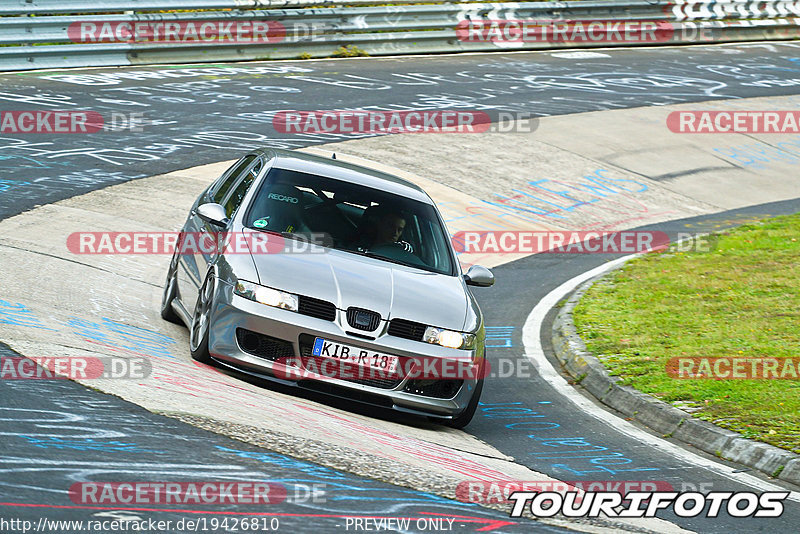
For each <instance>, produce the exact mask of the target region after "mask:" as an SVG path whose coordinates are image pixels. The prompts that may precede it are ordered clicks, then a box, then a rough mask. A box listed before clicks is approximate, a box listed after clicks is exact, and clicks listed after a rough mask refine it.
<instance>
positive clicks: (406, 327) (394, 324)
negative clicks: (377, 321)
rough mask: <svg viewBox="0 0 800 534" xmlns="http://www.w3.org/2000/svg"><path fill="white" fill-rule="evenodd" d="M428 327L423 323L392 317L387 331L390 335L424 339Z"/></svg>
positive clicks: (415, 339)
mask: <svg viewBox="0 0 800 534" xmlns="http://www.w3.org/2000/svg"><path fill="white" fill-rule="evenodd" d="M426 328H428V327H427V326H426V325H424V324H422V323H415V322H414V321H408V320H406V319H392V320H391V321H390V322H389V330H388V331H387V333H388V334H389V335H390V336H396V337H402V338H405V339H413V340H414V341H422V337H423V336H424V335H425V329H426Z"/></svg>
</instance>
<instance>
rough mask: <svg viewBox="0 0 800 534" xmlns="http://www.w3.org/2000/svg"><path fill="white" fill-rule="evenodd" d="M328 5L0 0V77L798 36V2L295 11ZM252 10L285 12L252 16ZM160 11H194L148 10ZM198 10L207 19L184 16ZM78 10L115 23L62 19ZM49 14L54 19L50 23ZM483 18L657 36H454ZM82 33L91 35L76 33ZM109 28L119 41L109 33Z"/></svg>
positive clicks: (638, 0)
mask: <svg viewBox="0 0 800 534" xmlns="http://www.w3.org/2000/svg"><path fill="white" fill-rule="evenodd" d="M405 1H409V2H410V1H415V0H405ZM416 1H418V0H416ZM393 2H396V0H393ZM338 3H341V0H336V2H334V1H327V0H285V1H281V0H279V1H269V0H98V1H97V2H95V3H94V4H92V5H91V7H87V4H88V2H85V1H77V0H0V15H7V16H3V17H2V18H0V70H26V69H41V68H61V67H82V66H113V65H132V64H153V63H198V62H220V61H242V60H253V59H288V58H297V57H299V56H302V57H326V56H330V55H332V54H334V53H336V52H337V50H339V49H340V47H343V46H355V47H357V48H358V49H360V50H363V51H364V52H366V53H368V54H369V55H392V54H413V53H437V52H458V51H508V50H531V49H548V48H578V47H597V46H604V47H607V46H631V45H633V44H681V43H703V42H722V41H751V40H764V39H796V38H799V37H800V0H794V1H786V0H759V1H749V0H726V1H717V0H677V1H673V0H600V1H589V0H587V1H576V2H522V3H475V2H458V3H436V4H404V5H391V6H386V5H382V6H381V5H372V6H369V5H367V4H374V3H375V1H374V0H346V3H347V7H312V8H307V7H302V6H304V5H313V6H320V5H336V4H338ZM354 4H359V5H354ZM360 4H364V6H361V5H360ZM263 6H270V7H275V6H283V7H285V9H266V10H265V9H254V8H258V7H263ZM166 9H170V10H182V9H192V10H195V11H189V12H168V13H163V12H162V13H154V12H153V11H157V10H161V11H163V10H166ZM200 9H211V10H216V11H196V10H200ZM220 9H225V10H224V11H219V10H220ZM89 11H91V12H96V13H101V12H102V13H109V12H117V14H102V15H101V14H88V15H87V14H81V15H74V14H72V13H75V12H81V13H86V12H89ZM58 13H64V15H56V16H53V15H54V14H58ZM10 15H16V16H10ZM24 15H35V16H24ZM492 21H497V22H496V23H494V24H495V25H498V24H499V25H500V28H501V29H502V28H505V27H508V26H509V25H513V22H514V21H529V22H530V23H531V24H533V22H531V21H538V24H540V26H547V25H548V24H550V25H553V27H555V26H558V25H560V26H559V27H561V28H562V29H563V28H564V27H570V26H569V25H570V24H572V25H573V26H572V27H573V28H574V27H575V25H576V24H588V21H603V22H604V23H606V24H607V25H608V27H611V28H613V25H614V24H615V23H621V24H625V23H635V21H639V23H640V24H644V23H652V24H654V25H658V28H659V32H660V33H659V37H660V38H659V40H658V42H657V43H656V42H643V43H637V42H635V41H634V42H632V41H631V40H630V39H617V40H610V41H609V40H608V39H600V40H592V39H589V38H584V39H578V38H564V35H565V34H562V35H561V37H562V38H557V39H556V38H552V37H553V33H552V30H551V33H550V34H549V35H550V36H551V38H545V39H521V40H519V41H515V40H513V39H512V40H508V39H503V38H497V35H498V34H496V33H495V34H491V32H487V36H489V35H490V34H491V35H492V36H493V37H491V38H488V37H487V39H473V38H466V37H467V36H468V35H470V34H468V32H467V31H466V30H465V28H466V27H467V26H468V25H473V26H475V25H477V27H481V25H486V26H484V29H486V28H489V25H490V24H493V22H492ZM256 23H258V24H261V25H262V27H267V26H268V27H269V34H268V35H266V34H265V35H264V36H262V38H261V39H260V40H259V39H250V40H248V39H244V38H242V35H241V34H239V35H238V36H237V34H236V33H235V30H233V31H234V33H233V35H228V36H227V37H230V38H225V37H226V35H225V34H224V31H223V30H220V31H222V32H223V33H221V34H220V35H214V34H213V32H211V34H212V38H211V40H209V39H200V38H197V39H195V40H192V39H188V40H182V41H180V42H174V41H169V40H166V41H165V40H164V39H157V38H154V37H153V36H150V37H149V38H144V39H139V40H136V41H135V42H126V41H125V36H126V35H131V33H124V31H129V32H133V31H134V28H138V27H141V28H145V29H147V28H150V29H151V31H166V30H165V28H166V29H169V28H170V26H169V25H170V24H171V25H172V26H171V27H172V28H173V31H179V32H183V31H184V30H186V29H187V28H189V27H190V26H191V27H192V28H196V29H199V28H203V27H204V26H203V25H204V24H211V26H214V24H217V25H218V26H219V25H221V26H220V27H221V28H225V27H226V26H227V27H234V28H241V27H247V28H251V29H252V28H253V27H254V25H255V24H256ZM104 25H105V26H104ZM86 28H90V29H92V31H93V32H94V33H92V31H89V32H88V33H86V34H83V33H81V32H82V31H83V30H85V29H86ZM120 28H122V31H123V33H122V34H120V33H117V34H115V33H114V32H115V31H121V30H119V29H120ZM152 28H157V29H156V30H152ZM126 29H127V30H126ZM495 29H497V28H495ZM137 31H138V30H137ZM215 31H216V30H215ZM103 32H105V33H103ZM142 33H145V32H144V31H143V32H142ZM87 35H88V36H89V38H87V37H86V36H87ZM92 35H93V36H94V37H95V39H94V41H93V40H92V38H91V36H92ZM570 35H571V36H572V37H575V35H578V36H580V35H579V34H572V33H571V34H570ZM206 36H207V35H206ZM473 37H474V36H473ZM539 37H541V35H540V36H539Z"/></svg>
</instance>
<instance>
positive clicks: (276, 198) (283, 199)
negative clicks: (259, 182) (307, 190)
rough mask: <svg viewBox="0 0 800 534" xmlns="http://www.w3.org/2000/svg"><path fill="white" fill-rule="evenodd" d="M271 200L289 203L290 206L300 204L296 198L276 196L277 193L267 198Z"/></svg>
mask: <svg viewBox="0 0 800 534" xmlns="http://www.w3.org/2000/svg"><path fill="white" fill-rule="evenodd" d="M268 198H271V199H273V200H280V201H281V202H289V203H291V204H297V203H298V202H300V201H299V200H298V199H297V198H296V197H290V196H287V195H278V194H277V193H270V194H269V197H268Z"/></svg>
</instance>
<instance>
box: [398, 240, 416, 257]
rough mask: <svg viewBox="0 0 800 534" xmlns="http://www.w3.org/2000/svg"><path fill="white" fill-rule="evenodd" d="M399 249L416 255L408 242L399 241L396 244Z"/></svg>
mask: <svg viewBox="0 0 800 534" xmlns="http://www.w3.org/2000/svg"><path fill="white" fill-rule="evenodd" d="M395 245H397V246H398V247H400V248H402V249H403V250H405V251H406V252H410V253H412V254H413V253H414V247H413V246H412V245H411V243H409V242H408V241H397V242H396V243H395Z"/></svg>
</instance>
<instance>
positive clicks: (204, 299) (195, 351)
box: [189, 271, 216, 364]
mask: <svg viewBox="0 0 800 534" xmlns="http://www.w3.org/2000/svg"><path fill="white" fill-rule="evenodd" d="M215 286H216V278H214V272H213V271H210V272H209V273H208V275H207V276H206V280H205V282H203V286H202V287H201V288H200V293H199V294H198V295H197V304H195V307H194V313H193V314H192V324H191V326H189V351H190V352H191V355H192V358H193V359H194V360H197V361H198V362H201V363H206V364H210V363H211V362H212V360H211V354H210V353H209V352H208V334H209V331H210V330H211V325H210V318H211V308H212V306H213V304H214V288H215Z"/></svg>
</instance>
